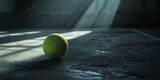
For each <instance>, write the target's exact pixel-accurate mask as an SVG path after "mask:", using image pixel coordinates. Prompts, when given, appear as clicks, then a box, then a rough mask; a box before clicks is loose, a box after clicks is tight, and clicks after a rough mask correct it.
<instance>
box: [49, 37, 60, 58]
mask: <svg viewBox="0 0 160 80" xmlns="http://www.w3.org/2000/svg"><path fill="white" fill-rule="evenodd" d="M48 38H51V39H53V40H55V41H56V43H57V46H58V50H57V55H56V57H58V56H59V43H58V41H57V39H56V38H55V37H54V36H49V37H48Z"/></svg>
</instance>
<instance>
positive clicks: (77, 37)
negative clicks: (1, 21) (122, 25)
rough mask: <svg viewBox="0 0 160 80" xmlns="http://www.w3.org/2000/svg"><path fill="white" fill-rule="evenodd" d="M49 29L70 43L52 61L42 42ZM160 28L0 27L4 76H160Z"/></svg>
mask: <svg viewBox="0 0 160 80" xmlns="http://www.w3.org/2000/svg"><path fill="white" fill-rule="evenodd" d="M50 33H61V34H62V35H64V36H65V37H66V38H67V40H68V42H69V50H68V52H67V54H66V55H65V56H64V57H63V58H61V59H59V60H52V59H49V58H48V57H47V56H45V54H44V52H43V50H42V44H43V41H44V39H45V37H46V36H47V35H48V34H50ZM158 37H159V30H145V29H143V30H137V29H85V30H83V29H72V30H71V29H57V30H55V29H53V30H52V29H23V30H12V31H0V80H158V79H157V78H158V77H159V74H158V73H159V71H160V69H159V67H160V64H159V63H160V54H159V53H160V38H158Z"/></svg>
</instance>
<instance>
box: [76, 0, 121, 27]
mask: <svg viewBox="0 0 160 80" xmlns="http://www.w3.org/2000/svg"><path fill="white" fill-rule="evenodd" d="M120 2H121V0H93V3H92V4H91V5H90V7H89V8H88V10H86V12H85V13H84V14H83V15H82V17H81V19H80V20H79V21H78V22H77V24H76V27H75V28H94V27H96V28H109V27H111V25H112V23H113V19H114V17H115V15H116V12H117V10H118V7H119V5H120Z"/></svg>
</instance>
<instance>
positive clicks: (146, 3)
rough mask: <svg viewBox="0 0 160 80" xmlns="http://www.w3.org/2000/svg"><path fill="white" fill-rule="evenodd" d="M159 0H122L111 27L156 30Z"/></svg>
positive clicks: (159, 8) (158, 18)
mask: <svg viewBox="0 0 160 80" xmlns="http://www.w3.org/2000/svg"><path fill="white" fill-rule="evenodd" d="M159 21H160V0H122V1H121V3H120V5H119V9H118V11H117V14H116V17H115V19H114V22H113V25H112V26H113V27H137V28H141V27H142V28H158V27H159V26H160V24H159Z"/></svg>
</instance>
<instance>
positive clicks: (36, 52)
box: [0, 31, 92, 62]
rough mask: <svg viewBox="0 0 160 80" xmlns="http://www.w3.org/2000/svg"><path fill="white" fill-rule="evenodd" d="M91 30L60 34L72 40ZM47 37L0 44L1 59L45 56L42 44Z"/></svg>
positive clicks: (11, 60)
mask: <svg viewBox="0 0 160 80" xmlns="http://www.w3.org/2000/svg"><path fill="white" fill-rule="evenodd" d="M91 32H92V31H71V32H66V33H60V34H62V35H63V36H64V37H65V38H66V39H67V40H72V39H75V38H78V37H81V36H85V35H87V34H89V33H91ZM46 37H47V36H42V37H37V38H33V39H26V40H21V41H15V42H10V43H5V44H0V53H1V54H0V57H1V58H0V61H8V62H13V61H27V60H33V59H36V58H38V57H41V56H44V55H45V54H44V52H43V48H42V45H43V42H44V39H45V38H46ZM11 46H12V47H11ZM14 46H15V47H14ZM7 51H8V52H7Z"/></svg>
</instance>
